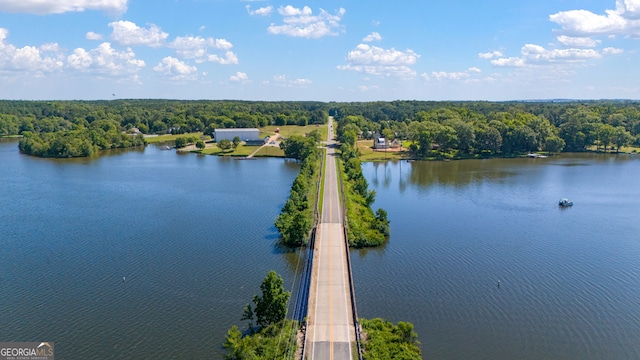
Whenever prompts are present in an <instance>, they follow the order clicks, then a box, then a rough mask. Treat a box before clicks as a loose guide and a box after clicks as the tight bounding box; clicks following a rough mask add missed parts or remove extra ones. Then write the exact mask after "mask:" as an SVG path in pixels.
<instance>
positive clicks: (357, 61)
mask: <svg viewBox="0 0 640 360" xmlns="http://www.w3.org/2000/svg"><path fill="white" fill-rule="evenodd" d="M419 57H420V55H418V54H416V53H415V52H414V51H413V50H411V49H407V50H406V51H399V50H396V49H394V48H391V49H383V48H381V47H377V46H371V45H368V44H359V45H358V46H356V48H355V49H354V50H352V51H350V52H349V53H348V54H347V64H346V65H339V66H338V69H339V70H351V71H356V72H361V73H366V74H369V75H378V76H394V77H400V78H411V77H413V76H415V75H416V72H415V71H414V70H413V69H412V68H411V65H413V64H415V63H416V61H417V60H418V58H419Z"/></svg>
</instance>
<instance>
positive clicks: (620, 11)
mask: <svg viewBox="0 0 640 360" xmlns="http://www.w3.org/2000/svg"><path fill="white" fill-rule="evenodd" d="M549 20H551V21H552V22H555V23H556V24H558V25H560V26H561V27H562V29H561V30H560V32H561V33H563V34H567V35H570V36H581V37H585V36H586V37H588V36H594V35H624V36H628V37H640V0H617V1H616V8H615V10H606V11H605V14H595V13H593V12H591V11H588V10H569V11H560V12H558V13H555V14H552V15H550V16H549Z"/></svg>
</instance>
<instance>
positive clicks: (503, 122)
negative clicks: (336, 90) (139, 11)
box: [0, 100, 640, 158]
mask: <svg viewBox="0 0 640 360" xmlns="http://www.w3.org/2000/svg"><path fill="white" fill-rule="evenodd" d="M327 114H330V115H333V116H334V117H335V119H336V120H337V121H339V122H343V123H345V125H349V126H348V127H346V128H345V130H346V131H345V134H343V136H354V137H358V138H359V137H363V138H372V137H373V136H374V134H376V133H379V134H381V135H382V136H384V137H386V138H388V139H389V140H393V139H400V140H408V141H411V142H412V144H411V145H410V151H411V152H412V154H413V156H414V157H416V158H428V157H433V156H434V155H435V156H436V157H437V156H439V155H440V156H444V155H449V156H455V157H473V156H478V155H490V156H508V155H513V154H523V153H528V152H534V151H548V152H560V151H585V150H589V149H597V150H618V149H619V148H621V147H624V146H627V145H634V146H640V102H637V101H613V100H612V101H557V102H553V101H547V102H482V101H478V102H429V101H390V102H362V103H336V102H331V103H323V102H260V101H230V100H220V101H208V100H198V101H181V100H112V101H0V136H12V135H25V136H26V135H30V136H31V137H32V140H33V141H32V143H31V146H30V144H26V143H25V146H24V148H25V151H29V150H28V149H30V148H35V149H36V150H34V151H33V152H34V154H36V153H37V152H38V151H41V152H43V154H44V153H47V152H49V153H50V155H49V156H58V154H60V149H59V148H60V146H53V142H54V141H55V140H58V139H61V140H59V141H58V143H59V144H58V145H60V143H66V145H67V147H68V148H70V149H72V150H75V149H80V150H78V151H77V152H78V153H80V154H81V155H78V156H84V155H85V154H87V153H90V152H91V151H90V150H95V149H103V148H109V147H125V146H136V144H135V141H134V143H133V144H131V139H129V140H125V138H122V139H120V140H118V139H115V136H113V134H109V135H108V136H105V137H102V136H101V135H102V134H100V133H99V131H98V134H96V133H91V132H92V131H96V130H97V129H98V128H102V129H103V130H105V128H106V130H105V132H108V131H109V129H110V128H111V125H114V126H115V127H116V129H117V131H119V132H122V133H125V132H127V131H129V132H135V130H136V129H137V130H138V131H139V132H140V133H142V134H158V133H173V134H181V133H190V132H203V133H205V134H208V133H211V132H212V131H213V130H214V129H215V128H230V127H245V128H246V127H262V126H265V125H286V124H289V125H292V124H296V125H307V124H321V123H325V121H326V115H327ZM96 121H98V122H101V123H100V125H93V123H94V122H96ZM106 124H108V125H106ZM74 131H75V132H74ZM44 133H55V134H56V135H55V136H42V134H44ZM62 133H65V135H64V136H63V135H61V134H62ZM98 138H100V139H98ZM130 138H131V137H130ZM72 139H73V140H72ZM89 143H91V146H89V145H88V144H89ZM39 144H40V145H41V144H49V145H52V146H51V147H53V149H54V150H42V149H40V148H39V146H38V145H39ZM68 152H70V151H68ZM62 153H63V154H64V153H65V151H64V149H63V150H62ZM67 155H68V154H67ZM42 156H47V155H42Z"/></svg>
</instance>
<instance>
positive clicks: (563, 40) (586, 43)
mask: <svg viewBox="0 0 640 360" xmlns="http://www.w3.org/2000/svg"><path fill="white" fill-rule="evenodd" d="M558 42H560V44H562V45H564V46H569V47H580V48H584V47H596V46H598V44H599V43H600V40H594V39H592V38H589V37H573V36H566V35H560V36H558Z"/></svg>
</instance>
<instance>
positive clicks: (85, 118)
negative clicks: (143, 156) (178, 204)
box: [0, 100, 327, 136]
mask: <svg viewBox="0 0 640 360" xmlns="http://www.w3.org/2000/svg"><path fill="white" fill-rule="evenodd" d="M326 118H327V110H326V104H325V103H320V102H259V101H231V100H220V101H205V100H202V101H189V100H184V101H182V100H111V101H9V100H4V101H0V136H10V135H20V134H22V133H23V132H25V131H30V132H38V133H42V132H55V131H61V130H69V129H72V128H73V127H74V126H77V125H84V126H85V127H87V125H88V124H90V123H92V122H94V121H97V120H112V121H114V122H115V123H117V124H118V126H120V127H121V128H122V130H125V131H126V130H129V129H132V128H136V129H138V130H139V131H140V132H141V133H143V134H160V133H162V134H166V133H172V134H183V133H190V132H204V133H206V134H211V133H213V130H215V129H216V128H257V127H263V126H267V125H276V126H281V125H308V124H323V123H324V122H325V121H326Z"/></svg>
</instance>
